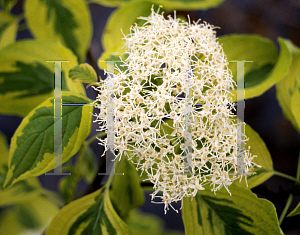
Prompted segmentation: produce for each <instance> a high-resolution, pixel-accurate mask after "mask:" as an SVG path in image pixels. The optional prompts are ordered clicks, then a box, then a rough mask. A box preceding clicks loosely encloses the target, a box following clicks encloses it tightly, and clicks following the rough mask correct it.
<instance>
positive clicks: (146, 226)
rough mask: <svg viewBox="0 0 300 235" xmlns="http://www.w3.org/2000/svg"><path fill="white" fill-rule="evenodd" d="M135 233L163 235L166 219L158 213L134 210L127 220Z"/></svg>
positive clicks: (137, 234) (139, 234) (140, 234)
mask: <svg viewBox="0 0 300 235" xmlns="http://www.w3.org/2000/svg"><path fill="white" fill-rule="evenodd" d="M126 222H127V224H128V226H129V227H130V229H131V230H132V233H133V234H134V235H153V234H155V235H162V234H165V233H163V232H164V221H163V220H162V219H161V218H160V217H159V216H157V215H154V214H149V213H144V212H142V211H140V210H133V211H132V212H131V213H130V216H129V217H128V219H127V220H126Z"/></svg>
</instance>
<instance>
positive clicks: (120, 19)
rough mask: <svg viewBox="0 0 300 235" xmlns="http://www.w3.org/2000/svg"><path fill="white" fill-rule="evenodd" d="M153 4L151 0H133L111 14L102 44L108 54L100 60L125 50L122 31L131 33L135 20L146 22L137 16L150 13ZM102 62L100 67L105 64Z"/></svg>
mask: <svg viewBox="0 0 300 235" xmlns="http://www.w3.org/2000/svg"><path fill="white" fill-rule="evenodd" d="M152 4H153V3H151V2H149V1H131V2H129V3H128V4H126V5H123V6H121V7H120V8H118V9H117V10H115V11H114V12H113V13H112V14H111V15H110V17H109V19H108V21H107V24H106V26H105V29H104V32H103V34H102V46H103V49H104V53H106V54H105V55H106V56H105V58H103V56H101V58H100V60H106V59H108V58H109V56H110V55H111V53H121V52H122V51H123V50H124V49H122V50H121V48H122V47H123V46H124V41H123V40H122V38H123V37H124V35H123V34H122V32H123V33H124V34H125V35H127V34H129V33H130V27H131V25H133V24H134V22H137V23H139V22H140V23H144V22H145V21H142V20H138V19H137V17H140V16H148V15H150V13H151V6H152ZM121 30H122V31H121ZM112 39H113V40H112ZM102 64H103V63H100V62H99V67H100V66H103V65H102Z"/></svg>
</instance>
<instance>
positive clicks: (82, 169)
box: [75, 145, 98, 183]
mask: <svg viewBox="0 0 300 235" xmlns="http://www.w3.org/2000/svg"><path fill="white" fill-rule="evenodd" d="M97 170H98V167H97V161H96V155H95V153H94V151H93V149H92V148H91V147H90V146H89V145H87V146H85V145H83V148H82V151H81V152H80V153H79V156H78V161H77V162H76V165H75V171H76V172H78V174H79V175H80V176H81V177H82V178H83V179H84V180H85V181H86V182H88V183H91V182H92V180H93V179H94V177H95V175H96V174H97Z"/></svg>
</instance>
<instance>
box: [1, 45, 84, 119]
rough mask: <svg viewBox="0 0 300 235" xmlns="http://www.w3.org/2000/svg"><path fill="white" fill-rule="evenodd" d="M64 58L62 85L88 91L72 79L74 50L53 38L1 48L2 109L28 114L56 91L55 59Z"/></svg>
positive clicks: (13, 112)
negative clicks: (71, 70)
mask: <svg viewBox="0 0 300 235" xmlns="http://www.w3.org/2000/svg"><path fill="white" fill-rule="evenodd" d="M49 60H51V61H53V60H57V61H67V60H69V61H70V62H62V88H63V90H70V91H74V92H77V93H80V94H83V95H85V90H84V88H83V86H82V84H81V83H75V82H73V81H71V79H70V78H69V76H68V73H69V70H70V68H72V67H74V66H76V65H77V59H76V57H75V56H74V54H73V53H72V52H71V51H70V50H68V49H67V48H65V47H64V46H62V45H61V44H60V43H58V42H56V41H53V40H24V41H20V42H17V43H14V44H11V45H9V46H7V47H5V48H3V49H2V50H1V51H0V103H1V106H0V112H1V113H5V114H9V115H21V116H25V115H27V114H28V113H29V112H30V111H31V110H32V109H33V108H35V107H36V106H37V105H39V104H40V103H42V102H43V101H45V100H46V99H47V98H48V97H50V96H52V95H53V93H54V82H53V77H54V63H53V62H48V63H47V62H46V61H49Z"/></svg>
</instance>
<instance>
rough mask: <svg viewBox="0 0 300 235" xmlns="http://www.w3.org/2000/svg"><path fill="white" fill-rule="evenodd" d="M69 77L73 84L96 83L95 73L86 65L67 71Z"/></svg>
mask: <svg viewBox="0 0 300 235" xmlns="http://www.w3.org/2000/svg"><path fill="white" fill-rule="evenodd" d="M69 77H70V78H71V79H72V80H73V81H74V82H85V83H92V82H97V81H98V79H97V74H96V71H95V70H94V69H93V67H92V66H90V65H89V64H87V63H84V64H80V65H77V66H75V67H74V68H72V69H71V70H70V71H69Z"/></svg>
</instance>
